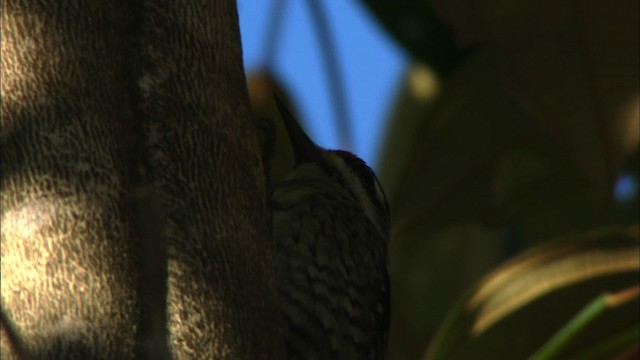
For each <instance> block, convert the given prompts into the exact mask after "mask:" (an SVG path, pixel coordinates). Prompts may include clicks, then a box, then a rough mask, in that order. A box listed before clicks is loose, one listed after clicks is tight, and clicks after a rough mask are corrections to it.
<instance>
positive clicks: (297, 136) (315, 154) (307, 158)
mask: <svg viewBox="0 0 640 360" xmlns="http://www.w3.org/2000/svg"><path fill="white" fill-rule="evenodd" d="M274 98H275V100H276V105H278V109H279V110H280V115H282V120H283V121H284V125H285V127H286V128H287V133H289V140H290V141H291V147H292V148H293V158H294V162H295V165H294V166H298V165H300V164H302V163H305V162H315V161H318V160H319V158H320V154H321V151H320V149H319V148H318V146H317V145H316V144H315V143H314V142H313V141H311V139H309V137H308V136H307V134H306V133H305V132H304V130H302V127H300V124H298V121H296V119H295V118H294V117H293V115H292V114H291V112H290V111H289V109H287V106H286V105H285V104H284V102H283V101H282V100H281V99H280V97H279V96H278V95H276V94H274Z"/></svg>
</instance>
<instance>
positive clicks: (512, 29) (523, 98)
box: [431, 0, 640, 196]
mask: <svg viewBox="0 0 640 360" xmlns="http://www.w3.org/2000/svg"><path fill="white" fill-rule="evenodd" d="M431 3H432V4H433V6H434V7H435V8H436V10H437V11H438V13H439V14H441V16H442V18H443V19H444V20H445V22H447V23H448V24H449V25H450V26H452V27H453V28H454V29H455V32H456V37H457V38H458V39H459V40H460V42H461V44H463V45H466V46H473V47H483V46H484V47H486V46H491V47H495V48H498V49H500V52H501V53H502V56H503V57H504V59H505V61H506V62H507V63H508V64H509V68H508V72H509V76H508V77H506V78H505V83H506V84H507V86H508V87H509V88H511V91H512V93H513V95H514V97H515V98H516V99H517V101H518V102H520V103H521V104H522V105H523V106H524V108H525V109H526V110H527V111H528V112H529V113H530V114H531V116H532V117H533V118H534V119H535V120H536V121H537V122H538V123H539V125H540V127H541V128H542V129H544V130H545V131H547V132H549V133H550V134H551V135H552V136H553V137H554V138H555V139H556V141H558V143H559V144H560V145H561V146H563V147H564V148H565V150H566V151H567V152H568V154H570V156H572V157H573V158H574V159H575V161H576V163H577V164H578V165H579V166H580V169H581V170H582V171H583V172H584V173H585V174H586V176H587V177H588V178H589V179H590V181H591V182H593V183H594V184H595V185H596V187H597V189H598V191H599V193H600V195H601V196H603V195H605V196H608V195H610V194H611V192H612V189H613V184H614V181H615V179H616V177H617V175H618V171H619V169H620V168H621V166H623V164H624V161H625V158H626V156H628V154H629V152H631V151H635V150H636V149H637V144H638V139H639V138H640V135H639V131H640V130H639V125H638V119H639V107H638V63H639V58H638V34H639V33H638V21H639V19H638V14H639V13H640V12H639V11H638V10H639V9H638V2H637V1H636V0H621V1H616V3H615V6H612V5H611V4H609V3H607V2H603V1H599V0H586V1H578V2H575V1H525V0H519V1H495V0H479V1H477V0H473V1H472V0H457V1H439V0H432V1H431Z"/></svg>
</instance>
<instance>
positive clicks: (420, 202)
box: [380, 51, 635, 359]
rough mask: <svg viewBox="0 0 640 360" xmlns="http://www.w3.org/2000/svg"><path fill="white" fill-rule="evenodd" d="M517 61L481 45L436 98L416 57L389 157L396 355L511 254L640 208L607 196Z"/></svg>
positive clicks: (419, 344)
mask: <svg viewBox="0 0 640 360" xmlns="http://www.w3.org/2000/svg"><path fill="white" fill-rule="evenodd" d="M506 66H507V62H506V60H505V59H504V58H503V57H502V56H501V54H499V53H496V52H493V51H485V52H480V53H478V54H476V55H474V56H472V57H471V58H470V59H469V61H468V62H466V63H465V64H464V65H463V66H461V67H460V69H458V71H456V73H454V74H453V75H452V76H451V77H449V78H448V81H447V83H446V84H444V86H442V90H441V92H440V95H439V97H437V98H436V99H435V100H434V99H433V98H431V97H429V96H427V95H426V94H427V93H429V91H426V90H425V89H426V88H428V86H427V85H426V84H427V83H429V82H431V83H437V82H435V81H434V79H432V78H430V77H429V76H427V75H425V72H427V71H426V70H424V69H423V68H422V67H420V66H415V67H414V68H413V69H412V70H411V71H410V72H409V73H408V76H407V78H406V80H405V85H404V87H403V88H402V91H401V92H400V95H399V98H398V102H397V107H396V109H395V111H394V113H393V116H392V121H391V127H390V131H389V135H388V138H387V140H388V141H387V144H386V145H385V149H384V152H383V158H382V161H381V167H380V168H381V174H380V175H381V182H382V184H383V186H384V187H385V190H386V193H387V196H388V198H389V201H390V204H391V209H392V217H393V219H392V242H391V246H390V252H391V276H392V284H393V290H394V291H393V294H392V304H393V312H392V313H393V317H392V331H391V339H390V348H391V351H390V357H391V358H397V359H402V358H414V357H415V356H416V353H417V352H420V351H421V349H422V348H424V346H425V344H426V341H427V339H428V338H429V337H430V336H431V335H432V334H433V332H434V331H435V329H436V327H437V325H438V324H439V323H440V322H441V321H442V318H443V316H444V313H445V312H446V311H447V310H448V309H449V308H450V304H451V303H453V302H454V301H455V299H456V298H457V297H458V296H459V294H460V293H461V292H462V291H463V290H464V289H466V288H467V287H468V286H470V285H471V284H472V283H473V282H474V281H476V280H477V279H478V277H479V276H481V275H482V274H483V273H484V272H485V271H487V270H488V269H489V268H490V267H492V266H493V265H495V264H497V263H498V262H500V261H502V260H503V259H504V258H505V257H506V256H509V255H511V254H513V253H514V252H517V251H519V250H520V249H521V248H523V247H526V246H529V245H531V244H535V243H537V242H539V241H541V240H543V239H547V238H549V237H556V236H559V235H564V234H569V233H572V232H575V231H578V230H587V229H589V228H592V227H594V226H600V225H610V224H628V223H629V221H634V219H635V217H633V216H629V214H627V213H624V214H621V213H620V209H618V208H617V207H616V206H614V204H611V203H607V202H606V201H603V199H602V198H601V197H600V196H598V192H597V191H596V188H595V187H594V186H593V185H592V183H591V182H589V181H588V179H587V177H586V176H585V175H584V173H583V172H581V171H580V166H579V165H578V164H577V163H576V162H575V160H574V158H573V157H571V156H570V155H569V154H568V153H567V152H566V151H565V150H564V148H563V147H562V146H560V145H559V144H558V143H557V142H556V141H554V139H553V138H552V137H550V136H549V134H548V133H547V132H545V131H544V130H542V129H540V128H539V126H538V123H537V122H536V121H534V120H533V119H532V118H531V117H530V116H529V115H528V113H527V112H526V111H525V110H524V109H523V108H522V106H521V105H520V104H519V103H518V102H517V101H516V100H515V99H513V97H512V96H511V94H510V92H509V90H508V89H507V88H505V86H504V85H505V82H504V75H505V71H506V70H505V69H506V68H505V67H506ZM420 79H422V80H420ZM416 83H421V84H422V85H421V86H416ZM432 86H433V84H432ZM430 91H431V92H433V90H430ZM630 219H631V220H630ZM425 301H428V303H429V306H424V302H425Z"/></svg>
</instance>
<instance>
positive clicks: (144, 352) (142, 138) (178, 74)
mask: <svg viewBox="0 0 640 360" xmlns="http://www.w3.org/2000/svg"><path fill="white" fill-rule="evenodd" d="M62 4H64V5H62ZM1 30H2V79H1V80H2V107H1V111H2V112H1V115H2V132H1V140H2V244H1V245H2V261H1V266H2V268H1V276H2V278H1V281H2V282H1V284H2V309H3V311H4V315H6V318H4V317H3V332H2V356H3V358H4V357H5V356H8V355H9V354H10V353H11V352H12V351H15V350H16V349H15V348H12V347H11V346H12V344H13V345H16V344H15V343H16V341H10V340H9V339H10V336H9V330H10V329H11V328H14V329H16V331H17V332H18V333H19V335H20V338H21V341H20V343H21V344H23V345H24V349H25V351H26V352H27V353H28V355H31V356H36V357H47V358H139V357H148V358H160V357H165V358H166V357H169V356H171V357H174V358H230V359H243V358H248V359H254V358H278V357H279V356H278V355H280V354H281V345H280V341H279V338H278V332H277V331H273V329H274V328H276V327H277V318H276V317H275V314H276V311H275V304H274V298H275V297H274V284H273V276H272V272H271V271H272V270H271V268H272V267H271V261H272V251H273V249H272V244H271V240H270V236H269V226H270V225H269V217H268V214H269V212H268V209H267V204H266V195H265V194H266V189H265V179H264V171H263V169H262V163H261V160H260V157H259V154H260V153H261V151H260V145H259V143H258V141H257V137H256V136H255V130H254V128H253V126H252V124H251V120H250V118H249V110H248V98H247V93H246V85H245V78H244V73H243V68H242V52H241V47H240V36H239V29H238V19H237V14H236V5H235V2H234V1H232V0H225V1H205V0H202V1H187V0H183V1H178V0H176V1H171V2H170V1H161V0H158V1H144V2H137V3H134V2H126V1H121V2H120V1H112V2H96V1H74V2H62V3H58V2H46V3H44V4H42V3H40V2H35V1H26V0H23V1H18V0H7V1H3V2H2V29H1ZM8 322H11V323H12V325H13V326H9V325H10V324H8ZM5 325H6V326H5Z"/></svg>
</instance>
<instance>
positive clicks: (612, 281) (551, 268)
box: [425, 225, 640, 360]
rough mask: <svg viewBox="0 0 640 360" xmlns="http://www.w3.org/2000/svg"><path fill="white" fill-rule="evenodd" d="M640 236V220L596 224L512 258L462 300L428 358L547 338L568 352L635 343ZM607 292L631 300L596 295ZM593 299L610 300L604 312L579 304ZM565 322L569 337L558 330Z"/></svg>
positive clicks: (505, 354)
mask: <svg viewBox="0 0 640 360" xmlns="http://www.w3.org/2000/svg"><path fill="white" fill-rule="evenodd" d="M638 236H639V233H638V228H637V225H635V226H633V227H632V228H623V229H618V230H603V231H599V232H591V233H588V234H583V235H579V236H575V237H573V238H571V239H565V240H562V241H557V242H554V243H552V244H548V245H544V246H541V247H538V248H536V249H533V250H531V251H529V252H527V253H525V254H523V255H521V256H519V257H517V258H515V259H513V260H511V261H510V262H509V263H507V264H505V265H504V266H502V267H500V268H498V269H497V270H495V271H493V272H492V273H491V274H489V275H488V276H487V277H485V278H484V280H482V281H481V282H480V283H479V284H478V285H477V286H476V287H475V288H474V290H473V291H471V292H470V293H469V294H468V295H467V296H465V297H464V298H463V299H462V300H461V301H460V302H459V303H458V305H457V306H456V307H455V309H454V310H453V311H452V312H451V314H450V315H449V316H448V318H447V320H446V321H445V322H444V325H443V326H442V328H441V330H440V332H439V333H438V335H437V337H436V338H435V340H434V341H433V343H432V345H431V347H430V349H429V352H428V353H427V354H426V356H425V359H429V360H435V359H470V358H473V359H506V358H509V359H524V358H527V357H528V356H531V355H532V354H534V353H535V352H536V351H538V350H540V349H541V348H542V346H543V345H544V344H545V343H547V344H548V345H549V344H550V345H559V344H560V343H561V345H562V347H560V348H557V347H556V348H555V350H556V352H555V354H556V355H557V356H560V355H561V356H560V357H559V358H566V357H567V356H569V355H572V354H574V355H575V354H578V353H580V352H581V351H584V350H585V349H586V348H591V347H593V348H596V347H598V345H601V346H600V347H599V349H600V350H601V351H602V350H603V349H607V348H606V346H603V345H606V344H607V343H608V342H611V340H612V339H616V338H617V339H619V340H620V339H621V340H623V341H621V342H620V343H619V344H618V345H617V346H613V347H609V348H608V350H606V351H608V354H609V355H610V354H613V353H616V352H619V351H621V350H623V349H624V348H626V347H627V346H630V345H633V344H634V342H637V341H638V339H637V335H635V337H634V336H633V335H634V334H637V332H635V331H636V330H634V329H637V327H638V322H637V319H638V316H639V315H640V310H639V309H640V307H639V305H640V303H639V301H638V297H637V293H636V292H635V290H634V289H635V287H637V286H638V285H639V284H638V271H639V270H640V260H639V258H638V251H639V250H640V248H639V243H638ZM607 293H608V294H616V293H618V294H621V296H618V297H622V298H624V301H617V302H616V301H615V296H614V297H611V296H609V298H607V297H604V298H600V299H597V298H598V297H599V296H602V295H603V294H607ZM629 293H631V296H625V294H629ZM593 299H597V300H598V301H602V299H604V300H605V304H604V305H607V302H608V303H609V305H611V306H608V307H607V308H604V309H600V310H601V314H600V315H601V316H593V314H589V312H588V311H586V314H585V311H583V312H580V310H581V309H582V308H584V307H585V306H586V305H589V304H591V305H598V303H597V301H596V302H593ZM592 302H593V303H592ZM593 307H594V306H592V308H587V309H586V310H593ZM576 314H578V315H579V316H578V317H576V316H575V315H576ZM596 315H598V314H596ZM585 318H586V319H587V320H589V321H585ZM576 324H578V325H580V327H578V328H577V329H576V327H575V326H576ZM564 325H572V326H573V328H572V327H571V326H569V327H567V326H565V327H563V326H564ZM558 330H562V331H564V332H560V334H561V335H564V336H565V337H564V338H561V337H560V338H559V337H556V336H554V334H556V333H558ZM625 334H626V335H625ZM630 335H631V336H630ZM550 340H553V341H550ZM559 340H562V341H564V342H562V341H560V342H559ZM554 341H555V342H554ZM543 350H545V349H543ZM546 350H548V349H546ZM541 353H542V352H540V353H539V354H541Z"/></svg>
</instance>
